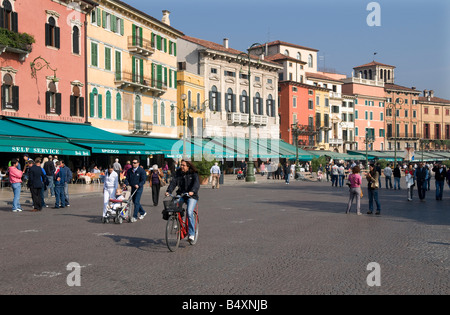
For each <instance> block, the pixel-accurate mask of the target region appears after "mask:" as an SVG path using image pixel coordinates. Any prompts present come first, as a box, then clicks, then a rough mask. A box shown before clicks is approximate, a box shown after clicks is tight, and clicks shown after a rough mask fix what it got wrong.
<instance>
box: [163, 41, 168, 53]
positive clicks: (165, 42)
mask: <svg viewBox="0 0 450 315" xmlns="http://www.w3.org/2000/svg"><path fill="white" fill-rule="evenodd" d="M163 40H164V47H163V48H164V52H167V38H164V39H163Z"/></svg>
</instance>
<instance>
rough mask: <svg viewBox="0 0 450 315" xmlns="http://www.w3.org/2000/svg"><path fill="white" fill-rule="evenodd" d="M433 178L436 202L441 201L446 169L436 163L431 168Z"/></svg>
mask: <svg viewBox="0 0 450 315" xmlns="http://www.w3.org/2000/svg"><path fill="white" fill-rule="evenodd" d="M433 172H434V178H435V180H436V200H442V195H443V193H444V183H445V179H446V177H447V168H446V167H445V166H444V165H443V164H442V163H437V164H436V165H435V166H434V167H433Z"/></svg>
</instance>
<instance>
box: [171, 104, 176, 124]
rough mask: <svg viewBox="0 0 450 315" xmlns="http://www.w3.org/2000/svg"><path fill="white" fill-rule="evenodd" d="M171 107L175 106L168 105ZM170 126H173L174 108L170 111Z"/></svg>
mask: <svg viewBox="0 0 450 315" xmlns="http://www.w3.org/2000/svg"><path fill="white" fill-rule="evenodd" d="M170 107H171V108H175V107H176V106H175V104H172V105H171V106H170ZM170 126H171V127H175V110H171V111H170Z"/></svg>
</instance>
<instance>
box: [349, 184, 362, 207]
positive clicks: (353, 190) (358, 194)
mask: <svg viewBox="0 0 450 315" xmlns="http://www.w3.org/2000/svg"><path fill="white" fill-rule="evenodd" d="M355 197H356V213H360V212H361V187H355V188H350V198H349V199H348V205H347V211H346V213H349V212H350V208H351V207H352V203H353V199H354V198H355Z"/></svg>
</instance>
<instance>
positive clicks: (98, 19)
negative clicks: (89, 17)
mask: <svg viewBox="0 0 450 315" xmlns="http://www.w3.org/2000/svg"><path fill="white" fill-rule="evenodd" d="M101 15H102V11H101V10H100V9H99V8H97V15H96V17H97V26H101V25H102V19H101V18H100V16H101Z"/></svg>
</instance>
